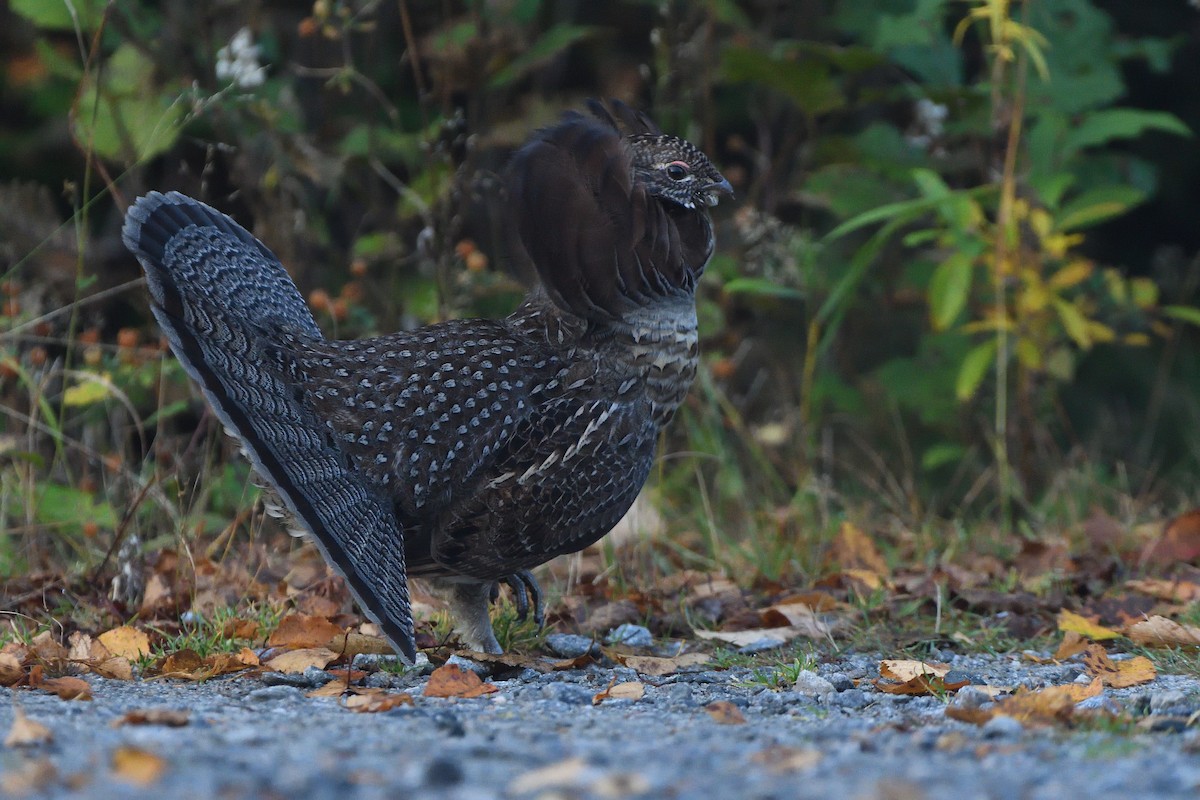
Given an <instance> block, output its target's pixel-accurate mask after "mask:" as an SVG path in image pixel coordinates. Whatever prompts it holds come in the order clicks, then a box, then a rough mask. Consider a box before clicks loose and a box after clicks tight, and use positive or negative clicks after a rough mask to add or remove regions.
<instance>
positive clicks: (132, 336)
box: [117, 328, 142, 347]
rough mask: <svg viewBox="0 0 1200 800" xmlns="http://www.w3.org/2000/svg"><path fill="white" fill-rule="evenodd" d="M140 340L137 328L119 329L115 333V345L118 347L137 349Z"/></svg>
mask: <svg viewBox="0 0 1200 800" xmlns="http://www.w3.org/2000/svg"><path fill="white" fill-rule="evenodd" d="M141 338H142V337H141V334H140V333H139V332H138V330H137V328H121V330H119V331H117V345H118V346H120V347H137V346H138V341H139V340H140V339H141Z"/></svg>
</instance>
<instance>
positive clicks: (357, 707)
mask: <svg viewBox="0 0 1200 800" xmlns="http://www.w3.org/2000/svg"><path fill="white" fill-rule="evenodd" d="M344 705H345V706H346V708H348V709H350V710H351V711H356V712H358V713H360V714H375V713H378V712H381V711H391V710H392V709H393V708H399V707H400V706H411V705H415V701H414V700H413V697H412V695H411V694H409V693H408V692H385V693H380V694H375V693H371V694H352V695H351V696H350V697H347V698H346V702H345V703H344Z"/></svg>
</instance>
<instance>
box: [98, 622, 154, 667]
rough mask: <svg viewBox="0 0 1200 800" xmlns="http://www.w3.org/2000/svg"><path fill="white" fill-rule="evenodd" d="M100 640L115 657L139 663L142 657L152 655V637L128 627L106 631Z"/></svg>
mask: <svg viewBox="0 0 1200 800" xmlns="http://www.w3.org/2000/svg"><path fill="white" fill-rule="evenodd" d="M99 639H100V644H102V645H104V647H105V648H106V649H107V650H108V652H109V653H111V654H112V655H114V656H121V657H122V658H127V659H129V660H130V661H137V660H138V659H139V658H141V657H142V656H147V655H150V637H149V636H147V635H146V634H145V633H144V632H143V631H139V630H138V629H137V628H131V627H130V626H128V625H122V626H121V627H119V628H113V629H112V630H111V631H105V632H104V633H102V634H100V636H99Z"/></svg>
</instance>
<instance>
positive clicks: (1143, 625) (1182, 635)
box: [1125, 615, 1200, 647]
mask: <svg viewBox="0 0 1200 800" xmlns="http://www.w3.org/2000/svg"><path fill="white" fill-rule="evenodd" d="M1125 635H1126V636H1128V637H1129V638H1130V639H1132V640H1133V641H1134V642H1136V643H1137V644H1140V645H1144V646H1146V647H1200V627H1196V626H1195V625H1183V624H1180V623H1178V622H1175V621H1174V620H1169V619H1167V618H1166V617H1160V616H1157V615H1155V616H1153V617H1150V618H1149V619H1144V620H1142V621H1141V622H1136V623H1134V624H1133V625H1130V626H1129V627H1127V628H1126V629H1125Z"/></svg>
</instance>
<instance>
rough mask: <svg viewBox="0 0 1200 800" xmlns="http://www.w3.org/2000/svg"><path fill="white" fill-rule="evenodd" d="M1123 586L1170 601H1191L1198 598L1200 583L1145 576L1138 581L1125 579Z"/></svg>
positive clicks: (1199, 595)
mask: <svg viewBox="0 0 1200 800" xmlns="http://www.w3.org/2000/svg"><path fill="white" fill-rule="evenodd" d="M1125 588H1126V589H1132V590H1133V591H1135V592H1141V593H1142V594H1146V595H1150V596H1151V597H1157V598H1158V599H1159V600H1166V601H1168V602H1172V603H1192V602H1195V601H1196V600H1200V584H1198V583H1192V582H1191V581H1184V580H1171V581H1169V580H1164V579H1162V578H1146V579H1144V580H1140V581H1125Z"/></svg>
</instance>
